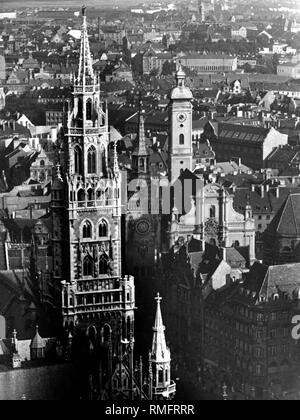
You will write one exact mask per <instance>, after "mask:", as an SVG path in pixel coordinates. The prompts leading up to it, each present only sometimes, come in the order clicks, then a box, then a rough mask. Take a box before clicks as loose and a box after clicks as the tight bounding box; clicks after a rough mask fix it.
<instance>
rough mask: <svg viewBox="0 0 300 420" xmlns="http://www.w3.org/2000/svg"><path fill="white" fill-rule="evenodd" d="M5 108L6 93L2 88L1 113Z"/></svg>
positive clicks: (0, 91)
mask: <svg viewBox="0 0 300 420" xmlns="http://www.w3.org/2000/svg"><path fill="white" fill-rule="evenodd" d="M4 108H5V93H4V88H0V111H2V110H3V109H4Z"/></svg>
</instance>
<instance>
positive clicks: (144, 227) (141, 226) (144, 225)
mask: <svg viewBox="0 0 300 420" xmlns="http://www.w3.org/2000/svg"><path fill="white" fill-rule="evenodd" d="M136 230H137V232H138V233H139V234H140V235H146V234H147V233H148V232H149V231H150V224H149V222H148V221H147V220H141V221H140V222H139V223H138V224H137V226H136Z"/></svg>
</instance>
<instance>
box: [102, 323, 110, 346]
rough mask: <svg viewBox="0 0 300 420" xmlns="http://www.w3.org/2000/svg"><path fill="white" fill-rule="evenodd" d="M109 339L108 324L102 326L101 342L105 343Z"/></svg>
mask: <svg viewBox="0 0 300 420" xmlns="http://www.w3.org/2000/svg"><path fill="white" fill-rule="evenodd" d="M110 338H111V328H110V326H109V325H108V324H106V325H104V328H103V340H104V342H105V343H107V342H108V341H109V340H110Z"/></svg>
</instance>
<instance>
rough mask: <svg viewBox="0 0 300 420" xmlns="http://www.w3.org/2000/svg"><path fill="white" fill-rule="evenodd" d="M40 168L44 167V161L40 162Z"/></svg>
mask: <svg viewBox="0 0 300 420" xmlns="http://www.w3.org/2000/svg"><path fill="white" fill-rule="evenodd" d="M40 166H41V167H42V168H43V167H44V166H45V161H44V160H41V162H40Z"/></svg>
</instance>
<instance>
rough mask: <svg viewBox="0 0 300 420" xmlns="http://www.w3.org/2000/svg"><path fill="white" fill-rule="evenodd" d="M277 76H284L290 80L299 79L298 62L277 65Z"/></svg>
mask: <svg viewBox="0 0 300 420" xmlns="http://www.w3.org/2000/svg"><path fill="white" fill-rule="evenodd" d="M277 74H278V76H286V77H289V78H291V79H300V62H298V63H285V64H279V65H278V67H277Z"/></svg>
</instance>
